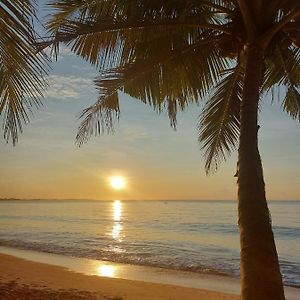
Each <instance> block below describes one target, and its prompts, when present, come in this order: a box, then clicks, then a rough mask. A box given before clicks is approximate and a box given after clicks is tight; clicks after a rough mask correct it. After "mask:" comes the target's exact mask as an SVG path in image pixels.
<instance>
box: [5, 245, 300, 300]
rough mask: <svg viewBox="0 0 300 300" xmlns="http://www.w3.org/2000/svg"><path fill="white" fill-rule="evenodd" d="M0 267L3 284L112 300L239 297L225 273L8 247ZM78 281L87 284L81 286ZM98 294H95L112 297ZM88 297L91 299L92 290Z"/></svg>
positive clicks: (299, 292)
mask: <svg viewBox="0 0 300 300" xmlns="http://www.w3.org/2000/svg"><path fill="white" fill-rule="evenodd" d="M0 267H1V271H0V278H1V281H0V282H2V283H3V282H5V283H9V282H10V281H14V282H17V283H18V284H21V285H24V284H25V285H29V286H30V287H36V286H38V287H41V285H42V286H44V288H48V289H49V288H50V289H54V290H59V289H66V290H72V289H74V286H75V287H76V288H77V289H79V287H80V290H82V291H88V292H89V293H94V292H95V288H96V287H98V286H101V293H102V294H103V293H104V294H107V295H109V296H108V297H119V298H116V299H124V300H126V299H139V300H143V299H153V300H154V299H163V300H164V299H183V298H182V297H184V298H186V297H187V295H188V298H189V299H191V300H192V299H198V300H199V299H200V300H202V299H203V300H204V299H212V300H213V299H230V300H236V299H239V296H238V294H239V290H240V288H239V280H238V279H235V278H231V277H228V276H219V275H206V274H197V273H192V272H184V271H174V270H167V269H161V268H154V267H144V266H135V265H125V264H116V263H111V262H108V261H96V260H91V259H83V258H74V257H65V256H62V255H57V254H49V253H42V252H37V251H30V250H19V249H15V248H8V247H0ZM33 270H35V272H33ZM3 278H4V279H3ZM82 282H85V284H84V285H82V284H81V283H82ZM78 284H79V285H78ZM174 289H175V290H176V293H174ZM113 291H116V292H117V294H114V293H113ZM138 291H139V292H138ZM285 291H286V298H287V300H296V299H299V298H300V289H299V288H292V287H285ZM23 292H24V291H23ZM98 292H99V291H98ZM141 292H142V293H143V295H144V294H145V295H144V296H145V297H142V296H141V295H140V294H139V297H138V298H136V296H137V294H136V293H141ZM99 293H100V292H99ZM101 293H100V294H101ZM100 294H99V295H100ZM102 294H101V295H102ZM204 294H205V297H204ZM101 295H100V296H99V297H100V298H99V299H114V298H103V295H102V296H101ZM43 297H45V296H43ZM72 297H73V298H74V294H73V296H72ZM101 297H102V298H101ZM120 297H121V298H120ZM203 297H204V298H203ZM52 298H53V296H52ZM0 299H1V298H0ZM7 299H10V298H7ZM12 299H13V298H12ZM26 299H31V298H26ZM32 299H34V298H32ZM45 299H47V298H45ZM49 299H51V298H49ZM59 299H60V298H59ZM61 299H64V298H61ZM66 299H67V298H66ZM70 299H71V298H70ZM78 299H81V298H78ZM82 299H84V298H82ZM87 299H94V298H92V296H91V295H90V298H87ZM95 299H98V298H95Z"/></svg>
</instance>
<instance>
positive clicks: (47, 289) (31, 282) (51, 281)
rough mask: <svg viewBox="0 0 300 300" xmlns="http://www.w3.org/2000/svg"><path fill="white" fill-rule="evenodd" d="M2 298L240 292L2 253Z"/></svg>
mask: <svg viewBox="0 0 300 300" xmlns="http://www.w3.org/2000/svg"><path fill="white" fill-rule="evenodd" d="M0 299H1V300H4V299H5V300H15V299H18V300H42V299H43V300H50V299H51V300H55V299H57V300H71V299H72V300H171V299H172V300H182V299H189V300H225V299H226V300H237V299H239V297H238V296H236V295H229V294H225V293H221V292H215V291H208V290H204V289H195V288H187V287H180V286H175V285H168V284H158V283H149V282H142V281H133V280H127V279H126V280H125V279H119V278H107V277H100V276H95V275H94V276H92V275H84V274H80V273H76V272H72V271H69V270H68V269H66V268H63V267H59V266H53V265H48V264H43V263H38V262H32V261H28V260H24V259H21V258H17V257H14V256H10V255H6V254H0Z"/></svg>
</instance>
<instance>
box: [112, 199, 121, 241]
mask: <svg viewBox="0 0 300 300" xmlns="http://www.w3.org/2000/svg"><path fill="white" fill-rule="evenodd" d="M121 219H122V202H121V201H120V200H115V201H114V203H113V220H114V225H113V228H112V232H111V236H112V237H113V239H115V240H118V241H121V232H122V230H123V226H122V224H121Z"/></svg>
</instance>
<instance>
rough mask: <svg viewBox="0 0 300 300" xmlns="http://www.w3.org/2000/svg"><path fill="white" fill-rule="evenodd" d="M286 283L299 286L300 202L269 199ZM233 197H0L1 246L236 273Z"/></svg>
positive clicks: (204, 271) (183, 268)
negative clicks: (135, 199) (129, 198)
mask: <svg viewBox="0 0 300 300" xmlns="http://www.w3.org/2000/svg"><path fill="white" fill-rule="evenodd" d="M270 210H271V213H272V219H273V228H274V233H275V237H276V243H277V249H278V253H279V257H280V263H281V270H282V273H283V276H284V281H285V283H286V284H288V285H293V286H299V287H300V218H299V216H300V202H299V201H297V202H296V201H294V202H292V201H280V202H271V203H270ZM236 215H237V212H236V203H235V202H234V201H119V200H116V201H70V200H68V201H41V200H40V201H0V245H2V246H12V247H16V248H22V249H31V250H38V251H42V252H50V253H58V254H63V255H66V256H76V257H87V258H92V259H99V260H109V261H113V262H123V263H130V264H138V265H151V266H160V267H165V268H169V269H179V270H189V271H192V272H199V273H219V274H227V275H231V276H238V274H239V236H238V228H237V224H236V223H237V222H236V220H237V217H236Z"/></svg>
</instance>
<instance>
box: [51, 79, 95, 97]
mask: <svg viewBox="0 0 300 300" xmlns="http://www.w3.org/2000/svg"><path fill="white" fill-rule="evenodd" d="M91 89H95V87H94V85H93V80H92V78H83V77H78V76H74V75H71V76H63V75H51V76H49V88H48V90H47V92H46V93H45V97H50V98H53V99H59V100H72V99H79V98H80V97H81V94H82V93H84V94H86V93H87V92H90V91H91Z"/></svg>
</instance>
